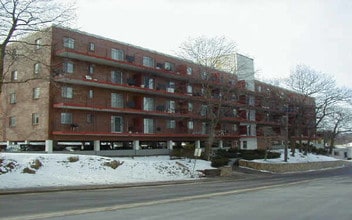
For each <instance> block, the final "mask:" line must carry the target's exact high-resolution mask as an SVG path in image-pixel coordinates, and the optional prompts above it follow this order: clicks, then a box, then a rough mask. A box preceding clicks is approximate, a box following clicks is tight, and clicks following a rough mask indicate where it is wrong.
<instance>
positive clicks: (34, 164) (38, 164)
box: [30, 159, 43, 170]
mask: <svg viewBox="0 0 352 220" xmlns="http://www.w3.org/2000/svg"><path fill="white" fill-rule="evenodd" d="M41 166H43V164H42V163H41V162H40V160H38V159H35V160H34V161H33V162H32V164H31V166H30V167H31V168H32V169H36V170H38V169H39V168H40V167H41Z"/></svg>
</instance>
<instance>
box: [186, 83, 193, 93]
mask: <svg viewBox="0 0 352 220" xmlns="http://www.w3.org/2000/svg"><path fill="white" fill-rule="evenodd" d="M187 94H188V95H192V94H193V88H192V86H191V85H189V84H188V85H187Z"/></svg>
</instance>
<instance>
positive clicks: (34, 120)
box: [32, 113, 39, 125]
mask: <svg viewBox="0 0 352 220" xmlns="http://www.w3.org/2000/svg"><path fill="white" fill-rule="evenodd" d="M32 124H33V125H37V124H39V114H38V113H33V114H32Z"/></svg>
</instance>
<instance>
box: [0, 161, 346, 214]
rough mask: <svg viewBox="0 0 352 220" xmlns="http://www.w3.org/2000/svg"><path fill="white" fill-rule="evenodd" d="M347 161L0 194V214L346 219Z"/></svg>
mask: <svg viewBox="0 0 352 220" xmlns="http://www.w3.org/2000/svg"><path fill="white" fill-rule="evenodd" d="M351 186H352V171H351V167H347V168H341V169H336V170H327V171H319V172H308V173H301V174H285V175H273V174H266V175H265V174H264V175H258V176H257V177H256V178H250V179H243V180H236V179H231V178H228V179H221V178H220V179H216V180H212V181H205V182H200V181H199V182H197V181H195V182H191V183H188V184H176V185H164V186H155V187H150V186H149V187H129V188H116V189H105V190H103V189H102V190H82V191H62V192H51V193H30V194H17V195H11V194H10V195H1V197H0V213H1V214H0V215H1V216H0V217H1V218H2V219H185V218H188V219H214V218H217V219H233V218H236V219H237V218H239V219H241V218H242V219H320V220H321V219H346V220H347V219H348V220H350V219H351V216H352V211H351V208H350V206H351V204H350V198H352V197H351V196H352V190H351Z"/></svg>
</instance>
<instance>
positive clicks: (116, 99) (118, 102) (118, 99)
mask: <svg viewBox="0 0 352 220" xmlns="http://www.w3.org/2000/svg"><path fill="white" fill-rule="evenodd" d="M111 107H112V108H123V96H122V94H118V93H111Z"/></svg>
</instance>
